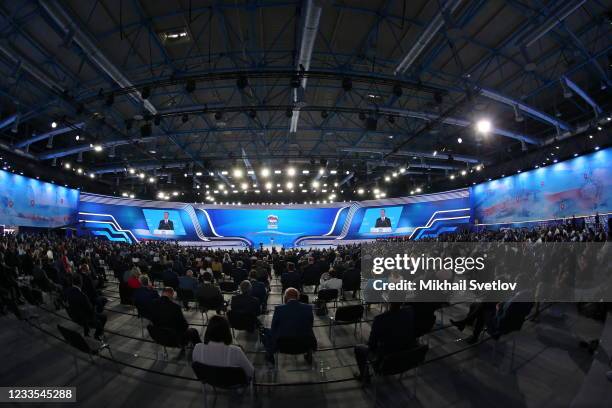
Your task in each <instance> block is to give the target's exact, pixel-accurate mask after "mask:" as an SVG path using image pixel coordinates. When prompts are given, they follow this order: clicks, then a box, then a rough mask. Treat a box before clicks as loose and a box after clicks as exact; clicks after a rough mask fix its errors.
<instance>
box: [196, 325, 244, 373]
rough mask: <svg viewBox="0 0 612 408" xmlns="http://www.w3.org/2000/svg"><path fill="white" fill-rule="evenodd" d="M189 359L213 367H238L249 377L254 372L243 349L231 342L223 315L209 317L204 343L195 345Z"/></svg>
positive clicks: (228, 328) (230, 334)
mask: <svg viewBox="0 0 612 408" xmlns="http://www.w3.org/2000/svg"><path fill="white" fill-rule="evenodd" d="M191 359H192V360H193V361H194V362H198V363H201V364H206V365H210V366H215V367H240V368H242V369H243V370H244V373H245V374H246V376H247V378H249V379H251V378H253V374H254V373H255V369H254V368H253V364H251V362H250V361H249V359H248V358H247V356H246V355H245V354H244V351H242V349H241V348H240V347H238V346H234V345H233V344H232V332H231V329H230V326H229V323H228V322H227V319H226V318H225V317H223V316H213V317H211V318H210V321H209V322H208V328H207V329H206V334H204V343H198V344H196V345H195V347H194V349H193V354H192V357H191Z"/></svg>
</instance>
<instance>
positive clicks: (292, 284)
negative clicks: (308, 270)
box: [281, 262, 302, 291]
mask: <svg viewBox="0 0 612 408" xmlns="http://www.w3.org/2000/svg"><path fill="white" fill-rule="evenodd" d="M281 285H282V288H283V290H285V289H287V288H296V289H297V290H300V291H301V290H302V277H301V276H300V274H299V273H297V271H296V270H295V265H294V264H293V262H289V263H287V272H285V273H283V274H282V275H281Z"/></svg>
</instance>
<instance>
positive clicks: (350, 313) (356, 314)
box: [329, 305, 364, 344]
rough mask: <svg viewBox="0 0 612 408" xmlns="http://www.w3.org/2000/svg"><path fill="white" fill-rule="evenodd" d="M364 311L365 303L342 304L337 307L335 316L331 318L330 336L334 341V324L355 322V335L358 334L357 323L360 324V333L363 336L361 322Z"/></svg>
mask: <svg viewBox="0 0 612 408" xmlns="http://www.w3.org/2000/svg"><path fill="white" fill-rule="evenodd" d="M363 313H364V307H363V305H350V306H340V307H339V308H337V309H336V315H335V316H334V317H330V318H329V338H330V339H331V341H332V344H335V342H334V331H333V327H334V326H339V325H344V324H354V325H355V330H354V331H353V334H354V335H357V325H359V334H360V337H361V323H362V321H363Z"/></svg>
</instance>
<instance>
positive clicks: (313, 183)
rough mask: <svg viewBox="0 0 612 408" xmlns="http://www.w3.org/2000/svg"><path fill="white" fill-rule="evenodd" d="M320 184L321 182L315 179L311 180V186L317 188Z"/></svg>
mask: <svg viewBox="0 0 612 408" xmlns="http://www.w3.org/2000/svg"><path fill="white" fill-rule="evenodd" d="M320 185H321V183H319V182H318V181H317V180H315V181H313V182H312V187H313V188H319V186H320Z"/></svg>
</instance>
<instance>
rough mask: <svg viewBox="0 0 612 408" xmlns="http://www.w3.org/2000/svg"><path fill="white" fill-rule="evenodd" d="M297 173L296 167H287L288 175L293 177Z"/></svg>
mask: <svg viewBox="0 0 612 408" xmlns="http://www.w3.org/2000/svg"><path fill="white" fill-rule="evenodd" d="M295 173H296V170H295V168H294V167H289V168H288V169H287V175H288V176H289V177H293V176H295Z"/></svg>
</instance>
